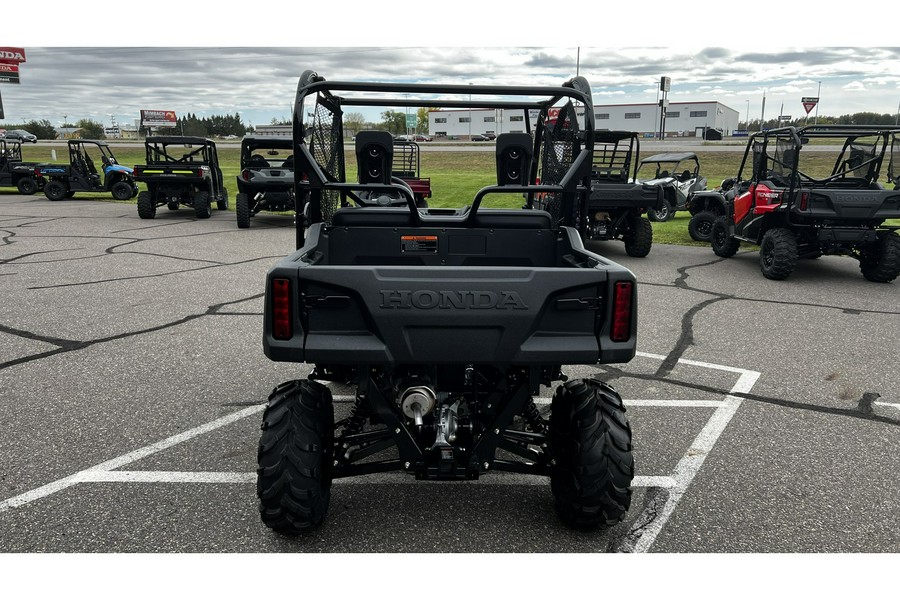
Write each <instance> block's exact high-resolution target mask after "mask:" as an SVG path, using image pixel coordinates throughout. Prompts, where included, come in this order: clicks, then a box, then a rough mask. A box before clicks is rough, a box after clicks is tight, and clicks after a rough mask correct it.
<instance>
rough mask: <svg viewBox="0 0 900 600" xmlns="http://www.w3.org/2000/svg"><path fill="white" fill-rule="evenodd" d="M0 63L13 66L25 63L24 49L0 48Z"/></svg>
mask: <svg viewBox="0 0 900 600" xmlns="http://www.w3.org/2000/svg"><path fill="white" fill-rule="evenodd" d="M0 62H4V63H15V64H19V63H23V62H25V48H7V47H4V46H0Z"/></svg>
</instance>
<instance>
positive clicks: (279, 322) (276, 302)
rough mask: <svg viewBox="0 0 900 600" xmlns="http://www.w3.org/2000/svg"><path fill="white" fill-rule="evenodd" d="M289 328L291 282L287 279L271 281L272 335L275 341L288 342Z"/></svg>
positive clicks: (290, 331)
mask: <svg viewBox="0 0 900 600" xmlns="http://www.w3.org/2000/svg"><path fill="white" fill-rule="evenodd" d="M292 334H293V328H292V327H291V282H290V281H289V280H287V279H273V280H272V335H273V336H274V337H275V339H276V340H289V339H291V335H292Z"/></svg>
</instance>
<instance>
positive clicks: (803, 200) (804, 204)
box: [800, 192, 809, 210]
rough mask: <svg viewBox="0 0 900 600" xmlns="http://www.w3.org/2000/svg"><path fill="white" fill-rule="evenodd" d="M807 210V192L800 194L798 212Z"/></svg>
mask: <svg viewBox="0 0 900 600" xmlns="http://www.w3.org/2000/svg"><path fill="white" fill-rule="evenodd" d="M807 208H809V192H800V210H806V209H807Z"/></svg>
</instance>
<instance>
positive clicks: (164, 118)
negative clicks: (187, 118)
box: [141, 110, 178, 127]
mask: <svg viewBox="0 0 900 600" xmlns="http://www.w3.org/2000/svg"><path fill="white" fill-rule="evenodd" d="M141 125H143V126H144V127H176V126H177V125H178V119H177V118H176V117H175V111H174V110H142V111H141Z"/></svg>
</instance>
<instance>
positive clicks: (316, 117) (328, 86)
mask: <svg viewBox="0 0 900 600" xmlns="http://www.w3.org/2000/svg"><path fill="white" fill-rule="evenodd" d="M405 95H406V97H404V96H405ZM409 96H412V98H414V99H411V98H409ZM561 102H564V104H563V105H562V107H561V108H560V112H559V115H558V116H555V118H554V119H552V120H551V119H550V118H549V117H548V114H549V111H550V109H551V108H553V107H554V106H556V105H557V104H558V103H561ZM412 103H415V105H416V106H420V107H426V108H437V107H443V108H480V109H484V108H491V109H497V110H504V111H522V113H523V115H524V119H523V122H524V126H525V132H526V133H528V134H531V136H532V139H531V143H532V148H531V152H532V154H531V157H530V159H529V161H528V169H527V177H523V179H525V184H523V185H516V184H507V185H492V186H487V187H484V188H482V189H480V190H478V192H477V193H476V194H475V196H474V198H473V200H472V204H471V206H470V207H466V208H465V209H463V210H462V211H460V212H457V213H455V214H452V215H451V214H448V213H447V211H428V210H424V209H423V210H421V211H420V210H418V209H417V208H416V205H415V198H414V195H413V193H412V191H411V190H410V189H409V188H408V187H406V186H403V185H400V184H399V183H393V182H392V183H351V182H348V181H347V179H346V169H345V164H344V156H345V154H344V135H343V124H342V115H343V107H344V106H368V107H399V108H402V107H405V106H409V105H410V104H412ZM575 103H580V104H581V105H582V106H583V107H584V123H583V129H581V128H580V127H579V123H578V117H577V114H576V111H575V108H574V106H575ZM533 111H536V115H537V120H536V126H535V128H534V131H532V126H531V116H532V115H533V114H535V113H534V112H533ZM293 139H294V158H295V160H296V161H297V164H298V168H297V169H295V170H294V185H295V190H296V192H297V197H298V198H300V199H302V200H301V202H299V203H298V207H297V211H298V215H297V216H298V218H297V219H296V228H297V247H298V248H300V247H302V245H303V242H304V237H305V227H306V226H308V225H311V224H315V223H320V222H322V223H325V224H326V225H330V224H331V218H332V216H333V215H334V212H335V211H337V210H338V209H340V208H343V207H349V206H351V205H353V204H359V205H362V204H363V203H362V202H361V201H360V199H359V198H358V196H357V195H356V192H359V191H371V192H378V191H381V192H385V191H393V192H397V193H400V194H402V197H403V198H405V199H406V201H407V208H408V210H409V213H410V215H409V216H410V220H411V223H412V224H413V226H421V225H423V224H438V223H439V222H441V221H442V220H443V221H447V220H450V221H452V222H453V223H454V224H455V226H463V227H472V226H474V225H475V223H476V222H477V220H476V214H477V212H478V210H479V207H480V206H481V203H482V200H483V199H484V197H485V196H487V195H488V194H494V193H504V194H518V195H520V196H521V195H524V196H525V198H526V204H525V208H533V205H534V200H535V196H536V195H537V194H543V195H544V197H545V198H550V199H551V200H552V201H551V202H550V203H549V204H548V206H549V207H550V208H551V210H549V212H551V217H552V218H553V222H554V226H555V227H558V226H560V225H567V226H574V227H577V226H578V223H579V222H580V220H581V212H582V211H583V208H582V207H583V205H584V202H579V197H580V198H581V199H582V200H584V199H586V194H588V193H589V191H590V173H591V155H592V152H593V147H594V112H593V102H592V99H591V92H590V85H589V84H588V82H587V80H586V79H585V78H583V77H574V78H572V79H570V80H568V81H566V82H565V83H563V84H562V86H560V87H539V86H522V87H516V86H487V85H439V84H412V83H361V82H342V81H327V80H325V79H324V78H323V77H320V76H319V75H318V74H317V73H315V72H314V71H311V70H307V71H305V72H304V73H303V74H302V75H301V77H300V81H299V83H298V86H297V95H296V101H295V104H294V115H293ZM498 148H499V144H498ZM303 173H306V174H307V175H308V180H304V179H302V175H301V174H303ZM539 177H540V182H541V183H540V184H538V183H537V181H538V178H539ZM451 212H452V211H451Z"/></svg>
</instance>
